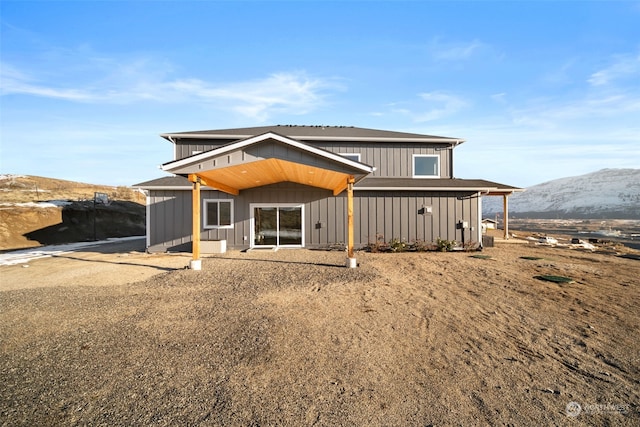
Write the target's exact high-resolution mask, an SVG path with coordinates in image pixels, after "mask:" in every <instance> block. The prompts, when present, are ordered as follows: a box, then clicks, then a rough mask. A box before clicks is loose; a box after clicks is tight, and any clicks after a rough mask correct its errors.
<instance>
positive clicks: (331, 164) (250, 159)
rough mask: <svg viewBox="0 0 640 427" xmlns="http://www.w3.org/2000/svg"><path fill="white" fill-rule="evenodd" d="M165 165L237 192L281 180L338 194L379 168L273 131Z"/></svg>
mask: <svg viewBox="0 0 640 427" xmlns="http://www.w3.org/2000/svg"><path fill="white" fill-rule="evenodd" d="M161 168H162V170H164V171H166V172H170V173H173V174H176V175H182V176H190V177H193V178H197V179H199V180H200V181H201V182H202V183H203V184H204V185H207V186H209V187H212V188H215V189H217V190H220V191H224V192H226V193H230V194H236V195H237V194H239V192H240V191H241V190H245V189H249V188H254V187H260V186H264V185H269V184H275V183H278V182H296V183H299V184H304V185H309V186H313V187H319V188H324V189H327V190H331V191H332V192H333V194H334V195H337V194H339V193H341V192H342V191H343V190H344V189H345V188H346V187H347V182H348V180H349V179H352V180H354V181H355V182H357V181H359V180H361V179H362V178H364V177H366V176H367V175H368V174H370V173H371V172H373V171H374V170H375V169H374V168H373V167H372V166H369V165H366V164H364V163H360V162H357V161H354V160H351V159H348V158H346V157H343V156H341V155H339V154H335V153H332V152H329V151H326V150H323V149H320V148H316V147H312V146H309V145H308V144H305V143H302V142H300V141H297V140H295V139H292V138H288V137H286V136H283V135H280V134H277V133H274V132H267V133H265V134H262V135H257V136H252V137H250V138H247V139H243V140H240V141H236V142H233V143H231V144H227V145H224V146H222V147H219V148H216V149H213V150H210V151H206V152H203V153H199V154H195V155H193V156H189V157H186V158H183V159H180V160H175V161H172V162H169V163H165V164H164V165H162V166H161Z"/></svg>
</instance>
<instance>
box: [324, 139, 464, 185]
mask: <svg viewBox="0 0 640 427" xmlns="http://www.w3.org/2000/svg"><path fill="white" fill-rule="evenodd" d="M313 145H314V146H316V147H319V148H322V149H325V150H327V151H331V152H333V153H360V161H361V162H362V163H365V164H368V165H370V166H375V167H376V170H375V171H374V172H373V173H372V174H371V175H370V176H372V177H384V178H400V177H402V178H407V177H411V176H412V174H413V155H414V154H430V155H436V156H439V157H440V178H453V175H452V168H451V162H452V158H451V152H452V150H451V149H449V148H445V147H443V146H442V145H439V144H433V145H425V144H411V143H407V144H403V143H379V142H378V143H360V144H359V143H343V142H314V143H313Z"/></svg>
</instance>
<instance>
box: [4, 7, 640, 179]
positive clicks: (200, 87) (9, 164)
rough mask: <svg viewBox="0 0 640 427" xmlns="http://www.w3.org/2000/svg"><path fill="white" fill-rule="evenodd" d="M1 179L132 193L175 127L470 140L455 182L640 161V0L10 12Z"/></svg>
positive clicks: (151, 174) (168, 151)
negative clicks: (340, 128) (322, 129)
mask: <svg viewBox="0 0 640 427" xmlns="http://www.w3.org/2000/svg"><path fill="white" fill-rule="evenodd" d="M0 31H1V33H0V37H1V38H0V43H1V46H0V48H1V50H0V59H1V77H0V78H1V80H0V131H1V134H0V138H1V152H0V154H1V158H0V173H16V174H30V175H40V176H49V177H55V178H62V179H70V180H78V181H83V182H91V183H97V184H109V185H132V184H135V183H138V182H141V181H144V180H147V179H153V178H157V177H160V176H164V173H163V172H161V171H160V170H158V165H159V164H161V163H164V162H167V161H169V160H171V159H172V155H173V152H172V147H171V144H170V143H169V142H167V141H165V140H164V139H162V138H160V137H159V136H158V134H160V133H164V132H179V131H189V130H205V129H222V128H233V127H245V126H260V125H267V124H309V125H317V124H324V125H348V126H358V127H368V128H377V129H387V130H398V131H408V132H417V133H424V134H429V135H440V136H452V137H460V138H464V139H466V140H467V142H466V143H464V144H463V145H461V146H460V147H458V148H457V149H456V155H455V175H456V176H457V177H459V178H482V179H487V180H492V181H497V182H501V183H505V184H511V185H516V186H522V187H527V186H530V185H534V184H538V183H541V182H544V181H548V180H551V179H556V178H561V177H566V176H573V175H581V174H584V173H589V172H593V171H596V170H599V169H602V168H624V167H627V168H628V167H631V168H640V2H638V1H636V2H624V1H604V2H591V1H589V2H579V1H564V2H553V1H538V2H515V1H514V2H505V1H503V2H484V1H474V2H463V1H453V2H435V1H409V2H402V1H374V2H365V1H351V2H347V1H342V2H338V1H336V2H329V1H325V2H313V1H297V2H285V1H256V2H250V1H233V2H232V1H193V2H189V1H166V2H160V1H140V2H135V1H126V2H125V1H102V2H100V1H84V2H83V1H63V2H54V1H42V2H36V1H11V0H2V2H0Z"/></svg>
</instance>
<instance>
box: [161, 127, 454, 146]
mask: <svg viewBox="0 0 640 427" xmlns="http://www.w3.org/2000/svg"><path fill="white" fill-rule="evenodd" d="M268 132H273V133H277V134H280V135H284V136H287V137H289V138H294V139H297V140H302V141H352V142H358V141H370V142H429V143H437V144H447V145H452V144H453V145H458V144H462V143H463V142H464V139H462V138H451V137H445V136H434V135H423V134H418V133H408V132H394V131H387V130H379V129H367V128H359V127H354V126H298V125H274V126H259V127H249V128H236V129H218V130H201V131H191V132H174V133H163V134H160V136H161V137H163V138H165V139H167V140H168V141H171V142H174V141H175V140H177V139H244V138H250V137H252V136H256V135H261V134H264V133H268Z"/></svg>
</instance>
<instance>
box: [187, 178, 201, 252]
mask: <svg viewBox="0 0 640 427" xmlns="http://www.w3.org/2000/svg"><path fill="white" fill-rule="evenodd" d="M189 181H191V182H193V190H192V191H191V210H192V212H193V214H192V221H193V222H192V228H193V231H192V234H193V239H192V240H193V242H192V250H191V252H192V254H193V260H194V261H196V260H199V259H200V179H199V178H198V176H197V175H193V174H191V175H189Z"/></svg>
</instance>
